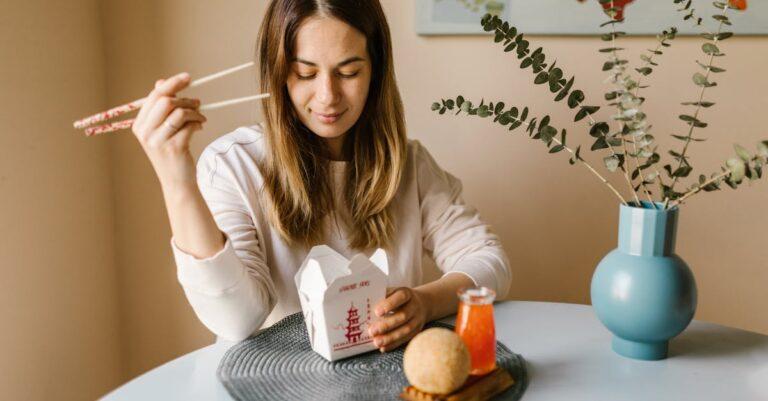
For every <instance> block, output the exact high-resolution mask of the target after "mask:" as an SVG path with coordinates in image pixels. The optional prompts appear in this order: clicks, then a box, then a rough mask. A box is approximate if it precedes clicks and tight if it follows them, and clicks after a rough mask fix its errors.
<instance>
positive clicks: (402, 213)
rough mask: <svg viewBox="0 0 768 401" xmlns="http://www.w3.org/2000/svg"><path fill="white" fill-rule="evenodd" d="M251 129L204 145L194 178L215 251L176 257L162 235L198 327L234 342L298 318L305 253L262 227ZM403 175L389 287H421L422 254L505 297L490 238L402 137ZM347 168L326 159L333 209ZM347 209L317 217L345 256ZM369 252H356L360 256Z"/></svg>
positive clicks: (505, 272)
mask: <svg viewBox="0 0 768 401" xmlns="http://www.w3.org/2000/svg"><path fill="white" fill-rule="evenodd" d="M261 132H262V131H261V127H260V126H252V127H241V128H238V129H237V130H235V131H234V132H231V133H229V134H226V135H224V136H222V137H220V138H218V139H216V140H215V141H213V142H212V143H211V144H210V145H208V147H206V148H205V150H204V151H203V153H202V154H201V155H200V159H199V160H198V162H197V181H198V186H199V187H200V192H201V193H202V196H203V198H204V199H205V201H206V203H207V204H208V208H209V209H210V210H211V213H212V214H213V217H214V219H215V220H216V223H217V225H218V227H219V228H220V229H221V231H222V232H223V233H224V234H225V236H226V241H225V244H224V248H223V249H222V250H221V251H220V252H218V253H217V254H216V255H213V256H211V257H209V258H206V259H197V258H195V257H194V256H192V255H190V254H188V253H186V252H184V251H183V250H181V249H180V248H179V247H178V246H176V243H175V242H174V240H173V238H171V248H172V249H173V254H174V258H175V260H176V265H177V268H178V272H177V274H178V280H179V282H180V283H181V286H182V287H183V289H184V293H185V294H186V296H187V299H188V300H189V303H190V304H191V305H192V308H193V309H194V311H195V314H196V315H197V316H198V318H199V319H200V321H201V322H202V323H203V324H204V325H205V326H206V327H207V328H208V329H209V330H211V331H212V332H213V333H214V334H216V335H217V336H218V337H219V338H218V340H221V339H224V340H229V341H240V340H243V339H245V338H247V337H248V336H250V335H251V334H253V333H254V332H256V331H257V330H258V329H260V328H262V327H267V326H270V325H272V324H273V323H275V322H277V321H278V320H280V319H282V318H283V317H285V316H287V315H289V314H292V313H294V312H299V311H300V310H301V306H300V303H299V297H298V293H297V290H296V285H295V283H294V275H295V274H296V271H297V270H298V268H299V267H300V265H301V263H302V261H303V260H304V258H305V257H306V255H307V253H308V251H309V250H308V249H304V247H291V246H288V245H287V244H286V243H285V242H284V241H283V240H282V239H281V238H280V236H279V234H278V233H277V232H276V231H275V230H273V229H272V227H271V226H270V224H269V223H268V221H267V219H266V215H265V212H264V210H263V209H262V205H261V204H260V201H259V194H258V191H260V189H261V187H262V185H263V179H262V176H261V174H260V172H259V168H258V166H257V162H256V161H257V160H262V158H263V157H264V154H265V151H266V149H265V148H266V140H265V138H264V137H263V135H262V133H261ZM407 152H408V155H407V163H406V168H405V172H404V175H403V178H402V181H401V184H400V188H399V189H398V192H397V195H396V196H395V198H394V200H393V206H394V207H393V221H394V224H395V227H396V228H395V236H394V241H393V244H394V245H393V247H392V249H387V256H388V259H389V260H388V263H389V278H388V283H387V285H388V286H389V287H401V286H406V287H415V286H418V285H421V284H423V283H424V279H423V274H422V256H424V255H426V256H429V257H432V258H433V259H434V261H435V263H436V264H437V266H438V267H439V268H440V270H442V271H443V273H444V274H449V273H462V274H466V275H467V276H469V277H470V278H471V279H472V281H474V283H475V284H476V285H481V286H485V287H488V288H491V289H493V290H494V291H496V294H497V298H501V297H504V296H505V295H506V294H507V291H508V289H509V285H510V282H511V278H512V274H511V271H510V266H509V261H508V260H507V256H506V254H505V253H504V250H503V249H502V247H501V244H500V242H499V239H498V237H497V236H496V235H495V234H493V233H492V232H491V230H490V227H489V226H488V225H487V224H486V223H484V222H483V221H482V220H481V218H480V215H479V214H478V212H477V210H476V209H474V208H473V207H471V206H469V205H467V204H465V203H464V201H463V200H462V197H461V190H462V185H461V182H460V181H459V180H458V179H456V177H454V176H452V175H451V174H449V173H447V172H446V171H444V170H442V169H441V168H440V166H438V165H437V163H436V162H435V160H434V159H433V158H432V156H431V155H430V154H429V153H428V152H427V150H426V149H425V148H424V147H423V146H422V145H421V144H420V143H419V141H417V140H409V141H408V151H407ZM346 164H347V162H343V161H333V162H331V170H332V173H333V175H334V176H333V177H332V184H333V188H334V192H335V194H334V196H336V199H337V200H339V201H337V202H336V204H342V205H343V203H340V199H341V195H342V189H343V186H342V185H341V184H342V180H341V179H340V178H341V177H343V173H344V169H345V168H346ZM348 222H349V213H348V210H338V211H337V213H331V215H329V216H327V217H326V218H325V220H324V221H323V231H324V232H325V235H326V240H325V243H326V244H327V245H329V246H330V247H331V248H333V249H335V250H336V251H338V252H339V253H341V254H342V255H344V256H345V257H347V258H351V257H352V256H354V255H355V254H356V253H358V252H360V251H354V250H350V249H349V248H348V246H347V237H348V235H347V233H348V227H349V223H348ZM373 251H374V249H367V250H363V251H362V252H363V253H364V254H366V255H367V256H370V255H371V254H372V253H373Z"/></svg>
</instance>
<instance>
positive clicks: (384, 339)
mask: <svg viewBox="0 0 768 401" xmlns="http://www.w3.org/2000/svg"><path fill="white" fill-rule="evenodd" d="M416 320H417V319H416V318H413V319H411V320H409V321H407V322H406V323H405V324H403V325H401V326H400V327H398V328H397V329H395V330H393V331H391V332H389V333H387V334H386V335H383V336H380V337H377V338H376V339H374V345H376V347H378V348H379V350H380V351H382V352H388V351H392V350H393V349H395V348H397V347H399V346H400V345H402V344H404V343H405V342H406V341H408V340H410V339H411V338H413V336H415V335H416V333H418V331H419V329H420V328H421V324H419V322H417V321H416Z"/></svg>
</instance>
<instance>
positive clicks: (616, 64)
mask: <svg viewBox="0 0 768 401" xmlns="http://www.w3.org/2000/svg"><path fill="white" fill-rule="evenodd" d="M607 1H610V4H611V6H610V8H608V9H607V10H605V12H606V14H608V16H609V17H611V21H609V22H608V24H609V25H610V26H611V35H610V39H611V54H612V55H613V59H612V60H611V62H612V63H613V68H612V70H613V71H614V78H613V81H614V83H615V82H618V81H619V79H618V77H619V76H621V75H623V74H624V71H625V69H626V67H625V64H626V62H627V61H626V60H621V59H619V55H618V50H617V49H616V37H617V36H618V35H619V34H620V33H617V32H616V24H617V23H621V22H623V21H624V20H623V19H617V17H616V16H617V13H618V11H619V10H618V9H617V8H616V3H615V2H614V0H600V3H606V2H607ZM621 34H623V32H621ZM616 110H617V111H618V114H622V110H621V104H620V103H619V102H617V103H616ZM619 127H620V131H619V132H620V133H619V136H618V138H619V139H620V143H621V148H622V157H621V159H619V158H618V157H617V156H616V154H613V155H612V156H611V157H609V158H606V160H605V163H606V167H608V169H609V170H611V166H613V165H617V166H618V167H621V170H622V171H623V172H624V179H625V180H626V182H627V185H628V186H629V190H630V192H631V193H632V196H633V197H634V198H635V204H637V205H641V203H640V198H638V196H637V191H636V190H635V187H634V184H632V180H631V179H630V178H629V168H628V166H629V162H628V158H627V153H628V152H627V141H626V139H625V138H624V124H623V123H622V122H619ZM611 153H613V149H612V148H611ZM644 189H645V192H646V195H647V196H648V199H649V200H650V201H651V204H653V200H652V199H651V197H650V195H649V194H648V190H647V189H646V188H644ZM654 207H655V205H654Z"/></svg>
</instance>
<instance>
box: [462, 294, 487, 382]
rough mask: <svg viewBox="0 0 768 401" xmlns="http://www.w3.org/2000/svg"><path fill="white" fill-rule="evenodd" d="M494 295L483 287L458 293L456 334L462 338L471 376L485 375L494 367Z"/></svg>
mask: <svg viewBox="0 0 768 401" xmlns="http://www.w3.org/2000/svg"><path fill="white" fill-rule="evenodd" d="M495 296H496V294H494V293H493V291H492V290H490V289H488V288H484V287H480V288H469V289H465V290H461V291H460V292H459V299H460V302H459V313H458V316H457V317H456V334H458V335H459V337H461V339H462V340H463V341H464V344H465V345H466V346H467V349H468V350H469V355H470V357H471V359H472V369H471V370H470V372H469V373H470V374H471V375H484V374H487V373H490V372H491V371H492V370H494V369H495V368H496V329H495V326H494V321H493V299H494V297H495Z"/></svg>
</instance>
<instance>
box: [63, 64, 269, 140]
mask: <svg viewBox="0 0 768 401" xmlns="http://www.w3.org/2000/svg"><path fill="white" fill-rule="evenodd" d="M253 65H254V62H253V61H251V62H248V63H245V64H241V65H238V66H236V67H232V68H228V69H226V70H223V71H219V72H217V73H214V74H211V75H208V76H205V77H202V78H200V79H196V80H194V81H192V83H190V84H189V88H194V87H195V86H199V85H202V84H204V83H206V82H210V81H213V80H214V79H217V78H221V77H223V76H226V75H229V74H232V73H234V72H237V71H240V70H243V69H245V68H248V67H252V66H253ZM265 97H269V93H262V94H259V95H253V96H245V97H240V98H236V99H230V100H224V101H221V102H216V103H210V104H204V105H202V106H200V111H205V110H214V109H219V108H222V107H226V106H231V105H233V104H238V103H243V102H249V101H253V100H258V99H263V98H265ZM146 100H147V98H146V97H144V98H141V99H137V100H134V101H132V102H130V103H126V104H124V105H121V106H117V107H113V108H111V109H109V110H107V111H103V112H101V113H97V114H94V115H92V116H90V117H86V118H83V119H81V120H78V121H75V123H74V124H73V125H74V126H75V128H77V129H83V128H85V135H86V136H93V135H98V134H104V133H107V132H112V131H118V130H121V129H125V128H130V127H131V126H132V125H133V122H134V120H135V119H134V118H130V119H126V120H122V121H117V122H113V123H108V124H104V125H98V126H95V127H91V126H92V125H94V124H96V123H100V122H102V121H106V120H109V119H110V118H114V117H117V116H120V115H123V114H126V113H130V112H132V111H134V110H138V109H140V108H141V106H142V105H143V104H144V102H145V101H146Z"/></svg>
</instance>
